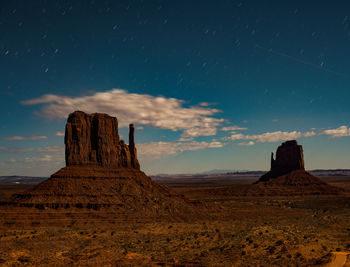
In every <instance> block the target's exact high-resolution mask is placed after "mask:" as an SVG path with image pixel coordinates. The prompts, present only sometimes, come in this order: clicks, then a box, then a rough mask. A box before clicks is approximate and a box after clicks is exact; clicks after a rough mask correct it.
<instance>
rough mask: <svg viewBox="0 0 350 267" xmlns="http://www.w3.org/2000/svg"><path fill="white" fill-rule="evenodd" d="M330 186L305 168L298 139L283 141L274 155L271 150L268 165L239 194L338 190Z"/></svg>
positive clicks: (319, 192)
mask: <svg viewBox="0 0 350 267" xmlns="http://www.w3.org/2000/svg"><path fill="white" fill-rule="evenodd" d="M341 192H342V190H341V189H340V188H338V187H335V186H331V185H329V184H327V183H325V182H323V181H321V180H320V179H319V178H317V177H315V176H313V175H311V174H310V173H308V172H306V171H305V167H304V156H303V148H302V146H301V145H298V143H297V141H295V140H291V141H286V142H284V143H282V145H280V146H279V147H278V148H277V153H276V159H274V157H273V153H272V154H271V169H270V171H269V172H267V173H266V174H264V175H263V176H261V177H260V179H259V180H258V181H257V182H255V183H254V184H252V185H251V186H249V187H248V188H247V189H246V190H245V191H244V192H242V194H245V195H257V196H266V195H268V196H276V195H319V194H324V195H327V194H339V193H341Z"/></svg>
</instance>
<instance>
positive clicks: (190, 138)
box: [178, 137, 193, 142]
mask: <svg viewBox="0 0 350 267" xmlns="http://www.w3.org/2000/svg"><path fill="white" fill-rule="evenodd" d="M192 140H193V137H188V138H185V137H181V138H179V140H178V141H180V142H188V141H192Z"/></svg>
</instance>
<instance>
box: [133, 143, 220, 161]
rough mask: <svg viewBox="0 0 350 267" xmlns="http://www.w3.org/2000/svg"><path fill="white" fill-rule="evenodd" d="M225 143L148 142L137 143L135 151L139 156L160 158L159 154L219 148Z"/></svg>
mask: <svg viewBox="0 0 350 267" xmlns="http://www.w3.org/2000/svg"><path fill="white" fill-rule="evenodd" d="M224 145H225V143H222V142H218V141H211V142H204V141H203V142H197V141H192V142H177V141H172V142H150V143H143V144H138V145H137V151H138V154H139V155H140V157H142V156H145V157H147V158H149V157H153V158H160V157H161V156H169V155H176V154H180V153H182V152H184V151H195V150H201V149H206V148H220V147H223V146H224Z"/></svg>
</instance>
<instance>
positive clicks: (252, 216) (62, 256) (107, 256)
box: [0, 176, 350, 266]
mask: <svg viewBox="0 0 350 267" xmlns="http://www.w3.org/2000/svg"><path fill="white" fill-rule="evenodd" d="M322 179H323V180H325V181H327V182H330V183H331V184H333V185H338V186H341V187H343V188H350V177H322ZM254 180H256V177H254V176H252V177H241V178H235V179H226V178H225V177H221V178H220V177H212V176H211V177H205V178H203V177H202V178H201V177H196V178H193V179H180V178H179V179H170V178H169V177H168V178H167V179H163V180H161V179H160V180H158V182H160V183H163V184H165V185H167V186H169V187H171V188H173V190H175V191H176V192H178V193H180V194H184V195H185V196H186V197H187V198H189V199H192V200H200V201H202V202H204V203H205V205H207V206H208V207H209V208H208V209H207V214H203V216H202V217H197V216H193V217H192V216H191V214H187V215H186V216H185V217H184V218H168V219H167V218H163V219H159V218H143V217H138V216H137V214H134V216H129V215H128V216H125V214H118V213H115V212H113V211H108V210H98V211H82V210H73V209H69V210H64V209H62V210H38V209H32V208H13V207H7V206H4V205H3V206H1V207H0V265H2V266H18V265H21V266H22V265H23V266H26V265H27V266H39V265H46V266H62V265H68V266H71V265H74V266H78V265H79V266H120V265H123V266H125V265H128V266H143V265H148V266H149V265H153V266H158V265H159V266H322V265H324V266H350V265H349V264H350V256H349V255H348V254H347V253H348V252H350V194H346V193H345V194H343V195H339V196H298V197H237V196H226V195H225V196H223V195H220V194H216V193H215V190H213V189H215V188H223V187H233V188H235V190H240V188H242V187H244V186H246V185H247V184H249V183H251V182H252V181H254ZM31 186H33V185H2V186H1V187H0V201H6V200H7V199H8V198H9V197H10V195H11V194H13V193H15V192H19V191H23V190H25V189H26V188H29V187H31ZM337 264H338V265H337Z"/></svg>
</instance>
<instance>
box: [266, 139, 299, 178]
mask: <svg viewBox="0 0 350 267" xmlns="http://www.w3.org/2000/svg"><path fill="white" fill-rule="evenodd" d="M294 170H305V168H304V155H303V147H302V146H301V145H298V143H297V141H296V140H291V141H286V142H284V143H282V145H280V146H279V147H278V148H277V152H276V159H274V158H273V153H271V169H270V171H269V172H268V173H266V174H265V175H263V176H262V177H261V178H260V180H259V181H267V180H269V179H270V178H274V177H278V176H281V175H284V174H286V173H288V172H291V171H294Z"/></svg>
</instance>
